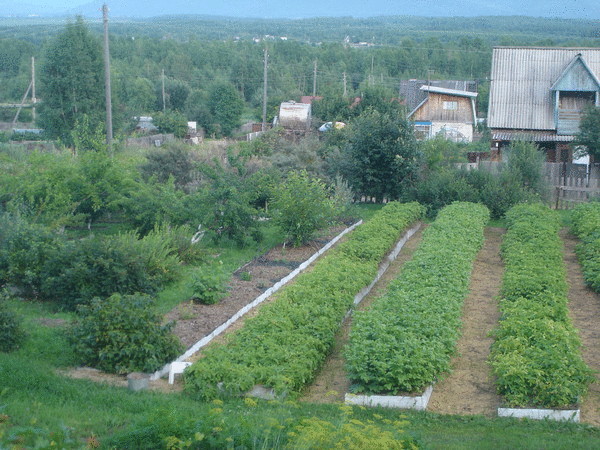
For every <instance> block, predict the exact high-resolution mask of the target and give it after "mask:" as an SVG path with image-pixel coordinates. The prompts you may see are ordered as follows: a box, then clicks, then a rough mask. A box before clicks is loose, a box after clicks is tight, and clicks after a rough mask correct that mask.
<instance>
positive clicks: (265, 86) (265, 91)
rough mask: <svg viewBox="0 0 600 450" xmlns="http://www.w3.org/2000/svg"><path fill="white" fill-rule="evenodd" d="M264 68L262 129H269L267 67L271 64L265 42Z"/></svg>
mask: <svg viewBox="0 0 600 450" xmlns="http://www.w3.org/2000/svg"><path fill="white" fill-rule="evenodd" d="M263 60H264V69H263V105H262V106H263V108H262V126H261V130H262V131H267V67H268V64H269V52H268V50H267V46H266V44H265V56H264V58H263Z"/></svg>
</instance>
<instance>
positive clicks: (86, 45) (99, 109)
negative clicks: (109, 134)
mask: <svg viewBox="0 0 600 450" xmlns="http://www.w3.org/2000/svg"><path fill="white" fill-rule="evenodd" d="M40 81H41V83H42V97H43V99H44V102H43V103H42V106H41V108H40V125H41V126H42V127H43V128H44V129H45V130H46V132H47V133H48V135H49V136H50V137H53V138H60V139H61V140H62V141H63V142H64V143H65V144H67V145H72V144H73V136H72V134H71V130H73V128H74V127H75V123H76V122H77V121H78V120H80V119H81V118H82V117H83V115H88V116H89V120H90V121H91V122H102V121H103V120H104V113H105V98H104V77H103V63H102V50H101V46H100V43H99V41H98V40H97V39H96V38H95V37H94V36H92V35H91V34H90V32H89V30H88V28H87V26H86V25H85V23H84V22H83V19H82V18H80V17H79V18H77V20H76V22H75V23H71V24H68V25H67V27H66V28H65V30H64V31H63V32H62V33H60V34H59V35H58V36H57V37H56V38H55V39H54V40H53V41H52V42H51V43H50V45H49V46H48V49H47V51H46V60H45V64H43V66H42V70H41V74H40Z"/></svg>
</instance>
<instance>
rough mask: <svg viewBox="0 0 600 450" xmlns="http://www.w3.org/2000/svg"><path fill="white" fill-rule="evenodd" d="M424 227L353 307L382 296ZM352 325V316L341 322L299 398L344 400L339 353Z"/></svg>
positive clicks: (343, 373) (345, 385)
mask: <svg viewBox="0 0 600 450" xmlns="http://www.w3.org/2000/svg"><path fill="white" fill-rule="evenodd" d="M424 229H425V227H421V229H420V230H419V231H417V232H416V233H415V234H414V235H413V236H412V237H411V238H410V239H409V240H408V242H407V243H406V244H405V245H404V247H402V250H400V253H399V254H398V257H397V258H396V259H395V260H394V261H393V262H392V263H391V264H390V267H389V268H388V270H387V271H386V272H385V273H384V274H383V276H382V277H381V278H380V279H379V281H378V282H377V283H376V284H375V286H374V287H373V289H372V290H371V292H370V293H369V295H367V296H366V297H365V298H364V299H363V301H362V302H361V303H360V304H359V305H358V307H357V308H356V309H357V310H364V309H368V307H369V306H370V305H371V303H373V301H374V300H375V299H376V298H377V297H379V296H381V295H382V294H383V293H384V292H385V289H386V287H387V285H388V284H389V282H390V281H391V280H393V279H394V278H396V276H397V275H398V273H399V272H400V269H401V268H402V265H403V264H404V263H405V262H406V261H408V260H409V259H411V258H412V255H413V253H414V251H415V250H416V249H417V247H418V246H419V243H420V242H421V235H422V233H423V230H424ZM351 326H352V316H350V317H349V318H348V319H347V320H346V321H345V323H344V325H343V327H342V329H341V330H340V331H339V332H338V336H337V338H336V343H335V346H334V348H333V350H332V351H331V354H330V355H329V356H328V357H327V359H326V360H325V363H324V365H323V367H322V369H321V371H320V372H319V374H318V375H317V377H316V379H315V381H314V382H313V383H312V385H310V386H309V387H307V388H306V391H305V393H304V395H303V397H302V398H301V400H302V401H306V402H311V403H336V402H343V401H344V394H345V393H346V392H348V391H349V388H350V380H349V379H348V378H347V377H346V371H345V369H344V365H345V359H344V357H343V355H342V352H343V350H344V347H345V345H346V344H347V342H348V336H349V332H350V328H351Z"/></svg>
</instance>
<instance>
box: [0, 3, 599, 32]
mask: <svg viewBox="0 0 600 450" xmlns="http://www.w3.org/2000/svg"><path fill="white" fill-rule="evenodd" d="M102 3H103V2H102V1H101V0H92V1H90V0H0V16H9V15H29V14H39V15H63V14H71V15H73V14H77V13H83V15H86V16H93V15H95V14H96V13H99V9H100V6H101V5H102ZM106 3H107V4H108V6H109V9H110V10H111V15H113V16H120V17H150V16H157V15H179V14H203V15H220V16H234V17H264V18H290V19H295V18H306V17H324V16H329V17H340V16H353V17H373V16H382V15H417V16H478V15H502V16H507V15H527V16H535V17H558V18H586V19H600V0H528V1H527V0H526V1H523V0H436V1H431V0H410V1H408V0H295V1H289V0H224V1H223V0H221V1H219V0H169V1H165V0H118V1H117V0H114V1H110V0H107V1H106ZM599 26H600V24H599Z"/></svg>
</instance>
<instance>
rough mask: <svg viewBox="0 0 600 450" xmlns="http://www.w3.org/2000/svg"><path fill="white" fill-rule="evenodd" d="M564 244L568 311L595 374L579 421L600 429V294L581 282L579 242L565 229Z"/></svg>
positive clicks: (562, 233)
mask: <svg viewBox="0 0 600 450" xmlns="http://www.w3.org/2000/svg"><path fill="white" fill-rule="evenodd" d="M561 237H562V239H563V242H564V244H565V249H564V261H565V265H566V267H567V279H568V282H569V294H568V297H569V310H570V313H571V319H572V320H573V324H574V325H575V328H577V329H578V330H579V336H580V338H581V341H582V343H583V348H582V353H583V359H584V360H585V362H586V363H587V364H588V365H589V366H590V367H591V368H592V369H593V370H595V371H597V372H598V373H597V374H596V382H595V383H593V384H592V385H591V386H590V390H589V392H588V394H587V395H586V396H585V398H584V399H583V401H582V404H581V421H582V422H585V423H589V424H591V425H595V426H600V378H599V373H600V295H598V294H596V293H595V292H594V291H592V290H591V289H589V288H588V287H587V286H586V285H585V282H584V281H583V273H582V271H581V266H580V265H579V262H578V261H577V256H576V255H575V247H576V245H577V244H578V242H579V240H578V239H577V238H576V237H575V236H573V235H572V234H570V233H569V232H568V231H567V230H562V231H561Z"/></svg>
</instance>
